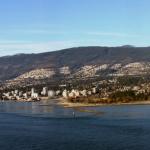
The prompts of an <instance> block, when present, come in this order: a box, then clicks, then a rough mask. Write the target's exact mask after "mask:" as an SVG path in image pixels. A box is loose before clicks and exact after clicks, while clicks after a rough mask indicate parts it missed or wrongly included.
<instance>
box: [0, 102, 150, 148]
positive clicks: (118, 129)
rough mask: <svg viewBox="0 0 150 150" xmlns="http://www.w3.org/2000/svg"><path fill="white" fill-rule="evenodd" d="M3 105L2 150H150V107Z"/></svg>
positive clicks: (0, 117) (0, 116)
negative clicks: (79, 107)
mask: <svg viewBox="0 0 150 150" xmlns="http://www.w3.org/2000/svg"><path fill="white" fill-rule="evenodd" d="M54 101H55V100H53V102H52V101H45V102H38V103H26V102H0V150H150V105H128V106H125V105H124V106H102V107H85V108H83V109H72V108H63V107H61V106H58V105H56V104H55V102H54Z"/></svg>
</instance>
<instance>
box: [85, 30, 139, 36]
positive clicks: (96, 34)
mask: <svg viewBox="0 0 150 150" xmlns="http://www.w3.org/2000/svg"><path fill="white" fill-rule="evenodd" d="M87 34H88V35H93V36H111V37H138V35H132V34H125V33H117V32H96V31H94V32H87Z"/></svg>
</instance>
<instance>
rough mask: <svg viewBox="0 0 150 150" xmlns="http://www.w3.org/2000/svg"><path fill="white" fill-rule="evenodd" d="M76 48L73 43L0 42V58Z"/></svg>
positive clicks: (75, 44)
mask: <svg viewBox="0 0 150 150" xmlns="http://www.w3.org/2000/svg"><path fill="white" fill-rule="evenodd" d="M74 46H77V43H76V42H75V41H49V42H24V41H0V56H4V55H12V54H17V53H40V52H47V51H54V50H59V49H63V48H69V47H74Z"/></svg>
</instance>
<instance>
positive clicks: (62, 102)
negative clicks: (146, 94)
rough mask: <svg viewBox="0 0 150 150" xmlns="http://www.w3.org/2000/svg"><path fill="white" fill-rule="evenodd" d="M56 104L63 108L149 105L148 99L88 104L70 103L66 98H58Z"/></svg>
mask: <svg viewBox="0 0 150 150" xmlns="http://www.w3.org/2000/svg"><path fill="white" fill-rule="evenodd" d="M58 105H61V106H63V107H65V108H73V107H99V106H120V105H150V100H149V101H136V102H129V103H110V104H105V103H103V104H102V103H101V104H100V103H97V104H88V103H72V102H68V101H67V100H66V99H63V98H59V102H58Z"/></svg>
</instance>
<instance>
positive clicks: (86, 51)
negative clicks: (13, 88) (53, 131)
mask: <svg viewBox="0 0 150 150" xmlns="http://www.w3.org/2000/svg"><path fill="white" fill-rule="evenodd" d="M132 62H150V47H145V48H142V47H141V48H136V47H131V46H123V47H77V48H70V49H64V50H60V51H54V52H47V53H40V54H19V55H14V56H5V57H0V80H8V79H13V78H16V77H18V76H19V75H22V74H24V73H26V72H29V71H31V70H34V69H41V68H54V69H56V70H57V68H60V67H63V66H68V67H69V68H70V70H71V72H75V71H76V70H77V69H79V68H81V67H82V66H85V65H101V64H117V63H122V64H127V63H132Z"/></svg>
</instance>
